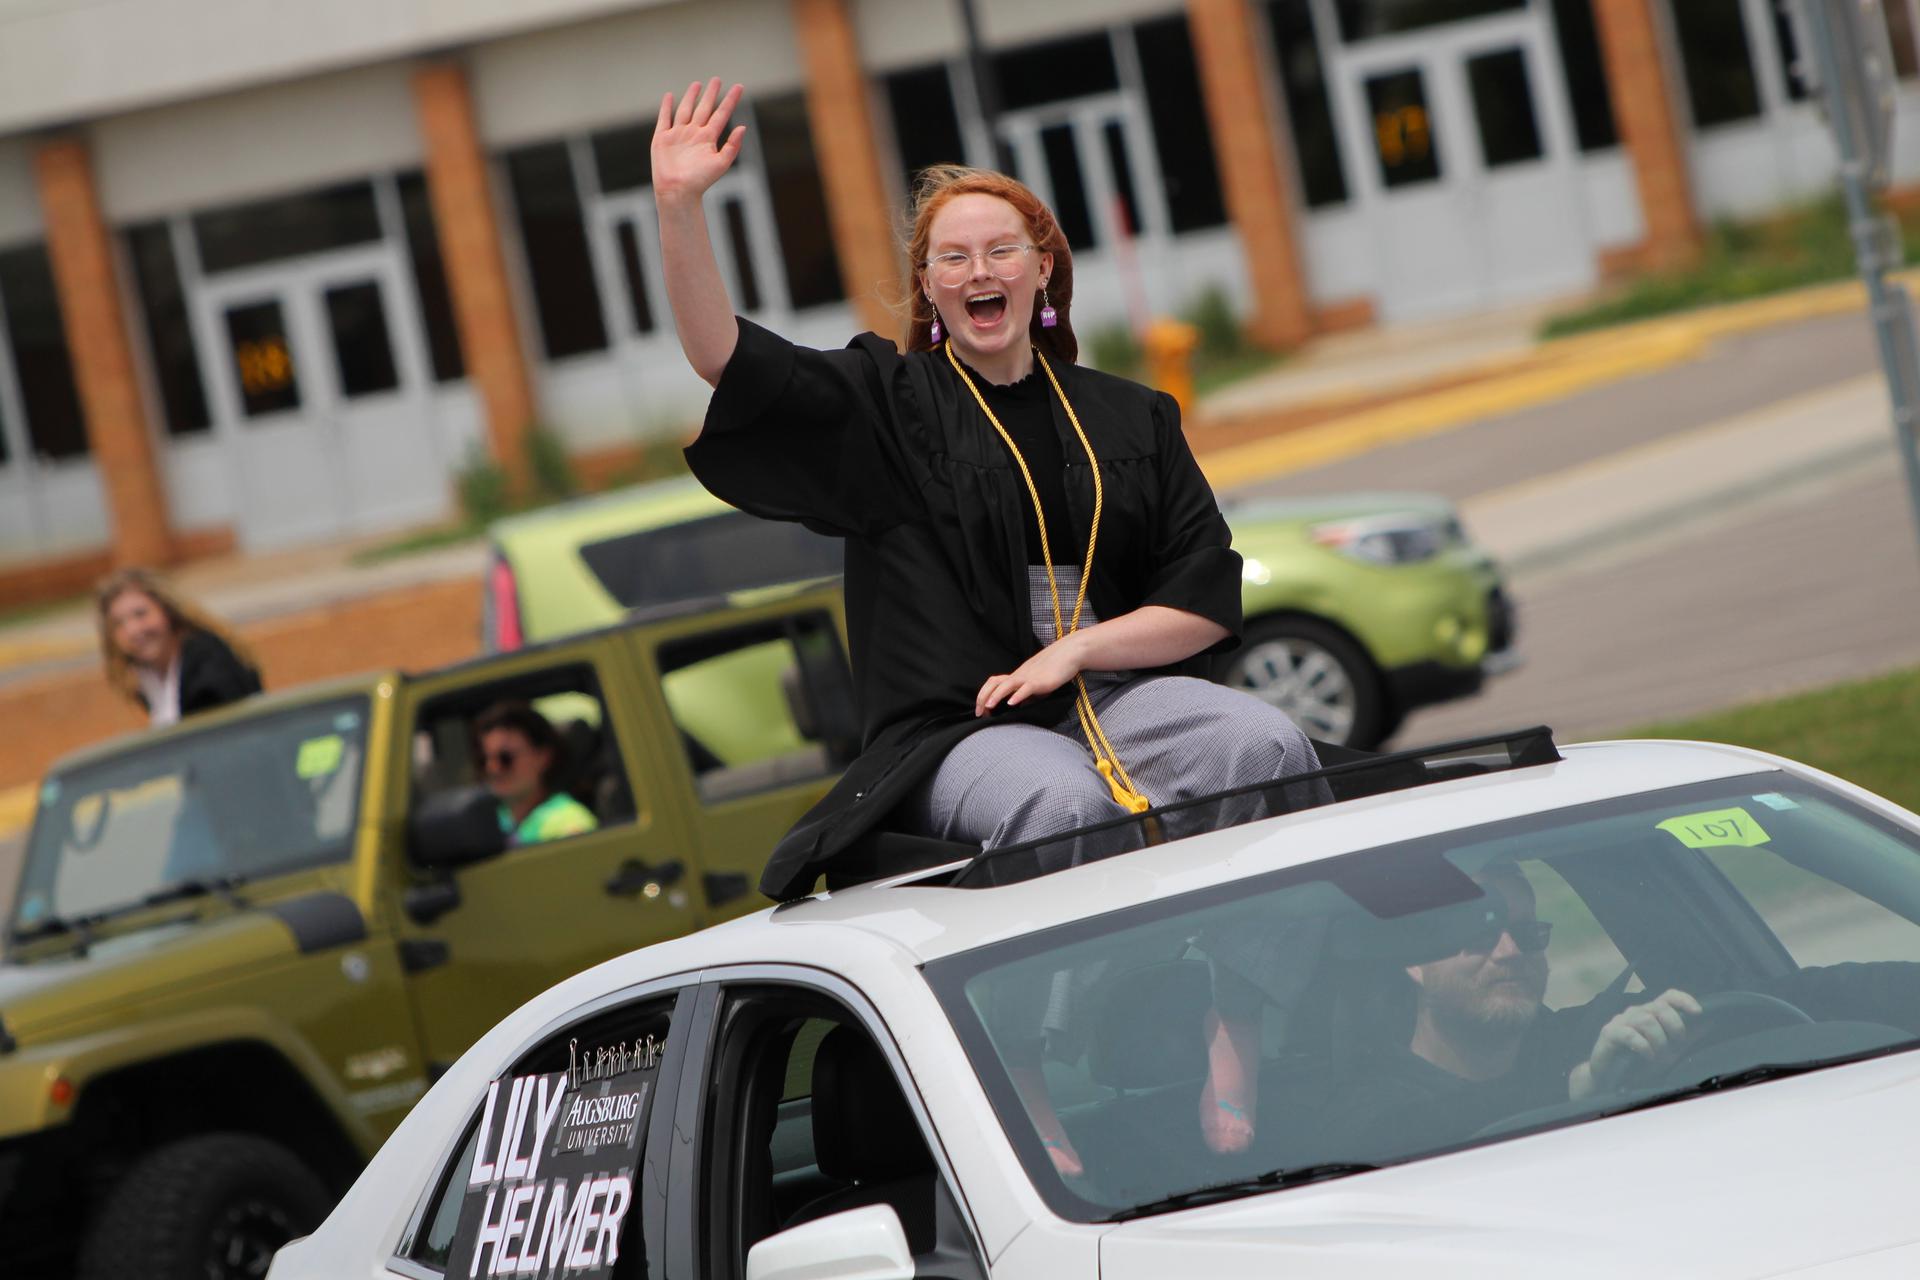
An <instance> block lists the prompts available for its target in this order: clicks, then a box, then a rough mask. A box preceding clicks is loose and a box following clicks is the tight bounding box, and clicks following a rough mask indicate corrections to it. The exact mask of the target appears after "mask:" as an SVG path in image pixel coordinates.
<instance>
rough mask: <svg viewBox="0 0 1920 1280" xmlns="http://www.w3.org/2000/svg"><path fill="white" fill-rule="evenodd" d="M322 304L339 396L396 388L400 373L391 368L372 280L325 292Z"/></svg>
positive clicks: (388, 341) (377, 288)
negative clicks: (331, 342) (338, 384)
mask: <svg viewBox="0 0 1920 1280" xmlns="http://www.w3.org/2000/svg"><path fill="white" fill-rule="evenodd" d="M324 301H325V304H326V312H327V331H328V332H329V333H330V334H331V335H332V337H333V358H334V363H335V367H336V368H337V369H338V370H339V373H340V391H341V394H343V395H345V396H346V397H347V398H348V399H356V398H358V397H360V396H370V395H378V394H379V393H380V392H382V391H392V390H393V389H394V388H396V387H398V386H399V385H400V373H399V371H398V370H397V369H395V368H394V365H393V342H392V339H391V338H390V336H389V335H388V332H387V308H386V305H385V301H384V300H383V299H382V298H381V296H380V286H379V285H378V284H376V283H375V282H374V281H372V280H363V281H361V282H359V283H357V284H347V285H340V286H338V287H336V288H332V289H328V290H327V291H326V294H325V299H324Z"/></svg>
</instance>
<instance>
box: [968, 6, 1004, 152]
mask: <svg viewBox="0 0 1920 1280" xmlns="http://www.w3.org/2000/svg"><path fill="white" fill-rule="evenodd" d="M960 25H961V26H962V28H963V29H964V30H965V31H966V36H967V68H968V70H969V71H971V72H972V73H973V98H974V101H975V102H976V103H977V104H979V107H980V119H981V121H982V122H983V123H984V124H985V125H986V126H987V137H988V138H989V139H990V140H991V141H992V142H993V165H994V168H996V169H998V170H1000V172H1002V173H1012V172H1013V148H1012V147H1010V146H1008V145H1007V140H1006V139H1005V138H1003V137H1001V136H1000V83H999V81H997V80H995V79H994V76H993V63H992V62H990V61H989V60H988V58H987V52H986V50H985V48H983V47H982V46H981V43H980V19H979V16H978V15H977V14H975V13H974V9H973V0H960Z"/></svg>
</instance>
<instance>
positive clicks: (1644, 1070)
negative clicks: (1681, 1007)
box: [1613, 990, 1814, 1093]
mask: <svg viewBox="0 0 1920 1280" xmlns="http://www.w3.org/2000/svg"><path fill="white" fill-rule="evenodd" d="M1813 1020H1814V1019H1813V1017H1812V1015H1811V1014H1809V1013H1808V1012H1807V1011H1806V1010H1805V1009H1802V1008H1801V1007H1800V1006H1799V1005H1797V1004H1793V1003H1792V1002H1790V1001H1787V1000H1782V999H1781V998H1780V997H1779V996H1770V995H1767V994H1766V993H1765V992H1762V991H1739V990H1734V991H1716V992H1714V993H1713V994H1712V995H1707V996H1701V997H1700V1012H1699V1013H1697V1014H1695V1015H1694V1016H1693V1017H1691V1018H1688V1019H1687V1039H1686V1047H1685V1048H1684V1049H1683V1050H1682V1051H1681V1053H1680V1056H1679V1057H1677V1058H1674V1059H1672V1060H1670V1061H1664V1062H1663V1061H1661V1060H1659V1059H1657V1058H1643V1057H1641V1056H1640V1055H1639V1054H1634V1055H1633V1056H1632V1057H1631V1059H1630V1060H1629V1061H1628V1063H1627V1065H1626V1067H1625V1068H1624V1069H1623V1070H1622V1071H1621V1072H1620V1076H1619V1078H1618V1080H1617V1081H1616V1083H1615V1084H1614V1086H1613V1088H1614V1092H1616V1093H1631V1092H1633V1091H1635V1090H1639V1089H1648V1088H1652V1087H1653V1086H1654V1085H1655V1084H1656V1083H1657V1082H1660V1081H1662V1080H1667V1079H1672V1078H1674V1077H1676V1076H1678V1075H1679V1074H1681V1068H1682V1067H1683V1066H1685V1065H1686V1064H1687V1063H1688V1062H1689V1061H1691V1060H1693V1059H1694V1058H1696V1057H1698V1056H1699V1055H1700V1054H1702V1053H1704V1052H1705V1051H1706V1050H1708V1049H1711V1048H1712V1047H1714V1046H1715V1045H1718V1044H1724V1043H1726V1042H1727V1041H1728V1040H1732V1039H1735V1038H1736V1037H1739V1036H1745V1035H1752V1034H1753V1033H1754V1032H1757V1031H1771V1030H1774V1029H1776V1028H1779V1027H1802V1026H1808V1025H1810V1024H1812V1022H1813Z"/></svg>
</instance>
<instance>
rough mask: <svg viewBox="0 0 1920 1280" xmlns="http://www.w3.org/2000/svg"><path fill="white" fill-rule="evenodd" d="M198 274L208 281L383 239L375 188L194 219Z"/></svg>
mask: <svg viewBox="0 0 1920 1280" xmlns="http://www.w3.org/2000/svg"><path fill="white" fill-rule="evenodd" d="M193 237H194V242H195V243H196V244H198V245H199V248H200V269H201V270H202V271H204V272H206V273H207V274H208V275H213V274H215V273H218V272H221V271H237V270H239V269H240V268H242V267H253V266H258V265H260V264H261V263H263V262H278V261H280V260H281V259H283V258H298V257H304V256H305V255H307V254H312V253H325V252H327V251H328V250H330V249H342V248H346V247H347V246H349V245H356V244H372V243H375V242H377V241H378V240H379V239H380V211H379V208H378V207H377V206H376V205H375V204H374V200H373V184H372V183H371V182H349V183H343V184H342V185H340V186H337V187H325V188H322V189H320V190H318V191H304V192H301V193H300V194H299V195H295V196H282V197H279V198H277V199H273V200H258V201H255V202H253V203H251V204H238V205H229V206H227V207H226V208H224V209H210V210H208V211H206V212H205V213H197V214H195V215H194V216H193Z"/></svg>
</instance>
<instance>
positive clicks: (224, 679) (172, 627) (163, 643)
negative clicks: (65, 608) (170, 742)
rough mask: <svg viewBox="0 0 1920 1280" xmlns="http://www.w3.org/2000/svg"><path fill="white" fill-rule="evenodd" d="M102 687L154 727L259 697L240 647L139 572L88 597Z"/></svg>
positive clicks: (122, 575)
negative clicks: (137, 710) (137, 709)
mask: <svg viewBox="0 0 1920 1280" xmlns="http://www.w3.org/2000/svg"><path fill="white" fill-rule="evenodd" d="M94 611H95V616H96V621H97V623H98V625H99V630H100V657H101V660H102V662H103V663H104V664H105V667H106V676H107V683H108V684H110V685H112V686H113V687H114V689H116V690H117V691H119V692H120V693H122V694H124V695H125V696H126V698H127V700H128V701H130V702H133V703H135V704H136V705H138V706H139V707H140V708H141V709H142V710H143V711H145V712H146V713H147V723H148V724H149V725H151V726H153V727H154V728H159V727H160V726H162V725H169V724H173V723H174V722H175V721H177V720H179V719H180V718H181V717H183V716H190V715H192V714H194V713H195V712H197V711H211V710H212V709H213V708H215V707H223V706H225V705H227V704H228V703H229V702H238V701H239V700H240V699H242V698H244V697H247V696H248V695H249V694H255V693H259V692H260V687H261V686H260V672H259V670H258V668H257V667H256V666H255V664H254V661H253V657H252V655H251V654H250V653H248V651H247V649H246V646H245V645H243V644H242V643H241V642H240V641H239V640H238V639H236V638H235V637H234V636H233V635H231V634H230V633H229V632H227V631H226V630H225V629H224V628H223V627H221V626H220V625H219V624H218V623H216V622H214V621H213V620H212V619H211V618H209V617H208V616H207V615H206V614H204V613H202V612H201V611H200V610H198V609H196V608H195V607H193V606H192V605H190V604H188V603H187V602H186V601H184V600H182V599H181V598H180V597H179V596H177V595H175V594H174V593H173V592H171V591H169V590H168V589H167V588H166V587H165V586H163V585H162V584H161V582H160V580H159V579H158V578H157V577H156V576H155V575H154V574H152V573H150V572H148V571H147V570H145V569H121V570H119V571H118V572H116V573H113V574H111V575H109V576H108V577H107V578H106V579H105V580H104V581H102V582H101V583H100V586H99V588H98V589H97V590H96V591H95V593H94Z"/></svg>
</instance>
